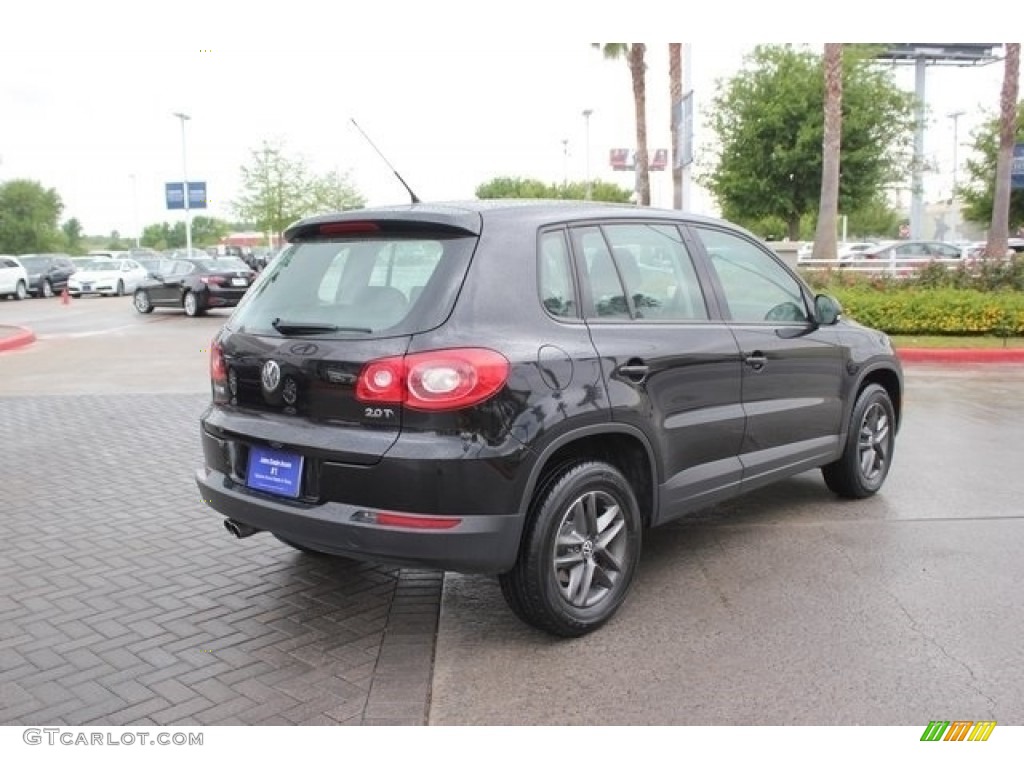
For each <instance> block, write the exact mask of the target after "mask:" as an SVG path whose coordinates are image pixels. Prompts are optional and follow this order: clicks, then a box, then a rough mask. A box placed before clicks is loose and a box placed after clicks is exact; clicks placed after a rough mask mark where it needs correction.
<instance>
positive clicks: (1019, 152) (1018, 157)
mask: <svg viewBox="0 0 1024 768" xmlns="http://www.w3.org/2000/svg"><path fill="white" fill-rule="evenodd" d="M1010 188H1011V189H1024V144H1014V145H1013V171H1011V176H1010Z"/></svg>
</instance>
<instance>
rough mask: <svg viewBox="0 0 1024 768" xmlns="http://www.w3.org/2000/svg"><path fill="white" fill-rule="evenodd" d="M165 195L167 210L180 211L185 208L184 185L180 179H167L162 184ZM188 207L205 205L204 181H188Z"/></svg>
mask: <svg viewBox="0 0 1024 768" xmlns="http://www.w3.org/2000/svg"><path fill="white" fill-rule="evenodd" d="M164 192H165V195H166V197H167V210H169V211H181V210H184V209H185V185H184V184H183V183H182V182H180V181H169V182H167V183H166V184H164ZM188 207H189V209H194V208H205V207H206V182H205V181H190V182H189V183H188Z"/></svg>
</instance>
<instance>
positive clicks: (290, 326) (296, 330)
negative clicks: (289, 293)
mask: <svg viewBox="0 0 1024 768" xmlns="http://www.w3.org/2000/svg"><path fill="white" fill-rule="evenodd" d="M271 325H272V326H274V330H275V331H277V332H278V333H280V334H283V335H285V336H301V335H304V334H317V333H334V332H336V331H347V332H350V333H373V329H372V328H358V327H354V326H353V327H350V326H344V325H329V324H327V323H290V322H288V321H287V320H282V319H281V318H280V317H278V318H276V319H275V320H274V322H272V323H271Z"/></svg>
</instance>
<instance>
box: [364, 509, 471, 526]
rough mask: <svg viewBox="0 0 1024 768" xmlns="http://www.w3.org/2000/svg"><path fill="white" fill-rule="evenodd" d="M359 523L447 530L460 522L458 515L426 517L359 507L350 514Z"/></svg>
mask: <svg viewBox="0 0 1024 768" xmlns="http://www.w3.org/2000/svg"><path fill="white" fill-rule="evenodd" d="M352 519H353V520H355V521H357V522H360V523H372V524H374V525H386V526H388V527H391V528H414V529H418V530H424V529H426V530H435V531H437V530H447V529H449V528H454V527H455V526H457V525H458V524H459V523H461V522H462V518H460V517H428V516H426V515H403V514H401V513H399V512H371V511H369V510H367V509H361V510H359V511H358V512H356V513H355V515H353V516H352Z"/></svg>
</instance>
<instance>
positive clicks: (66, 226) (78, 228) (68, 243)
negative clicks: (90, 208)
mask: <svg viewBox="0 0 1024 768" xmlns="http://www.w3.org/2000/svg"><path fill="white" fill-rule="evenodd" d="M61 231H62V232H63V233H64V247H65V248H66V249H67V251H68V252H69V253H83V252H84V251H83V249H82V222H80V221H79V220H78V219H76V218H74V217H72V218H70V219H68V220H67V221H65V222H64V223H63V224H62V225H61Z"/></svg>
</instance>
